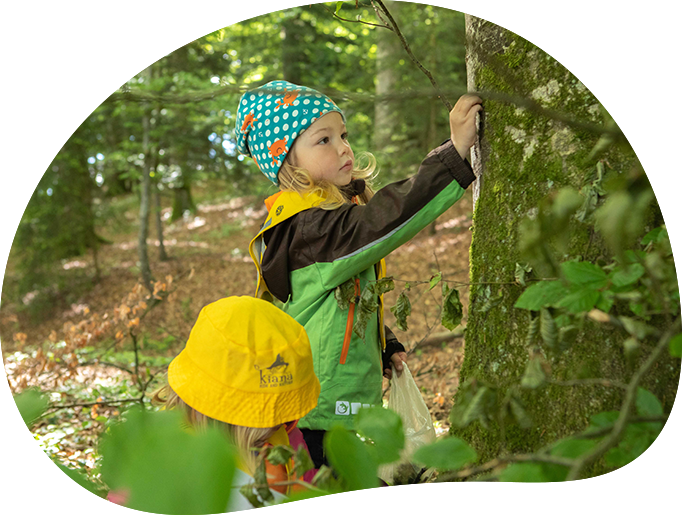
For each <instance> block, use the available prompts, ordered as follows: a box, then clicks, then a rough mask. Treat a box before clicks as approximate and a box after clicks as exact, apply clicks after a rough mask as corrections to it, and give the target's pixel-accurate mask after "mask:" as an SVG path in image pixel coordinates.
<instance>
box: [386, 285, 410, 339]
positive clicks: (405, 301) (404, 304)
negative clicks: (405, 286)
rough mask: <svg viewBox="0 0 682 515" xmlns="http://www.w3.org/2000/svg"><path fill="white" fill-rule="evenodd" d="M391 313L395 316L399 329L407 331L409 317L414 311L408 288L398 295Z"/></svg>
mask: <svg viewBox="0 0 682 515" xmlns="http://www.w3.org/2000/svg"><path fill="white" fill-rule="evenodd" d="M391 313H393V315H394V316H395V321H396V325H397V326H398V329H400V330H401V331H407V317H409V316H410V314H411V313H412V304H411V303H410V298H409V297H408V296H407V291H406V290H403V291H401V292H400V295H398V300H396V303H395V306H392V307H391Z"/></svg>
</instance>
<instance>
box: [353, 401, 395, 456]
mask: <svg viewBox="0 0 682 515" xmlns="http://www.w3.org/2000/svg"><path fill="white" fill-rule="evenodd" d="M353 423H354V425H355V429H356V431H357V432H358V434H360V435H361V436H363V437H365V438H368V439H369V440H370V441H371V443H372V445H371V446H370V447H369V448H370V449H371V450H372V451H373V452H372V454H373V455H374V460H375V461H376V463H377V464H379V465H381V464H383V463H392V462H394V461H396V460H398V459H400V451H401V450H402V449H403V447H404V446H405V435H404V433H403V422H402V419H401V418H400V416H399V415H398V414H397V413H395V412H393V411H391V410H389V409H385V408H381V407H375V408H366V409H361V410H360V411H358V413H357V415H356V416H355V419H354V421H353Z"/></svg>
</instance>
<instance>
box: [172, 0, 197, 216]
mask: <svg viewBox="0 0 682 515" xmlns="http://www.w3.org/2000/svg"><path fill="white" fill-rule="evenodd" d="M188 4H192V5H196V4H198V2H196V0H191V1H188V0H180V1H178V3H177V7H179V8H187V6H188ZM189 39H190V38H189V33H188V29H187V27H186V26H184V25H180V24H175V37H174V38H173V43H172V45H171V48H170V50H171V62H170V73H171V74H173V73H176V72H183V71H186V70H188V69H189V58H188V51H189ZM174 111H175V116H176V118H177V120H179V121H182V120H187V119H188V118H189V114H190V110H189V108H188V107H187V106H184V105H179V106H177V107H175V108H174ZM187 123H189V122H187ZM170 163H171V165H175V166H177V169H178V170H179V172H180V174H179V177H178V178H177V180H176V183H175V185H174V186H173V212H172V214H171V220H178V219H180V218H182V217H183V216H184V215H185V213H196V210H197V206H196V204H195V203H194V200H193V199H192V181H193V175H194V170H193V169H192V166H191V165H190V162H189V148H188V147H187V143H186V142H182V141H181V142H179V144H178V145H176V146H175V149H174V150H173V151H172V153H171V157H170Z"/></svg>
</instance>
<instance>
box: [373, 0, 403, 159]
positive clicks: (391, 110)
mask: <svg viewBox="0 0 682 515" xmlns="http://www.w3.org/2000/svg"><path fill="white" fill-rule="evenodd" d="M384 4H385V5H386V7H387V9H388V10H389V11H390V12H391V15H392V16H393V18H394V19H395V20H396V22H397V23H398V24H400V20H399V18H400V3H399V2H393V1H386V2H384ZM376 37H377V56H376V66H377V73H376V88H375V92H376V95H377V101H376V103H375V105H374V150H375V152H377V153H386V154H389V155H390V154H391V153H392V152H393V151H394V150H395V149H394V148H392V136H393V135H394V134H395V133H396V132H397V131H396V128H397V125H398V118H397V112H398V111H397V109H396V106H395V103H394V102H390V101H388V100H385V99H382V98H381V97H382V95H388V94H391V93H395V83H396V81H397V80H398V68H397V61H398V57H397V56H398V55H402V52H403V49H402V47H401V45H400V40H399V39H398V38H397V37H396V35H395V34H394V33H393V32H391V31H389V30H386V29H377V30H376Z"/></svg>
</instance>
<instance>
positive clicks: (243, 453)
mask: <svg viewBox="0 0 682 515" xmlns="http://www.w3.org/2000/svg"><path fill="white" fill-rule="evenodd" d="M152 404H153V405H155V406H163V407H164V409H166V410H170V409H178V410H180V412H181V413H182V414H183V415H184V417H185V420H186V421H187V423H188V424H189V426H190V427H192V428H193V429H194V430H196V431H203V430H205V429H206V428H207V427H209V426H217V427H220V428H221V429H223V430H224V431H225V434H226V435H227V437H228V439H229V440H230V442H231V443H232V444H233V445H234V446H235V447H236V449H237V452H239V458H240V459H241V462H242V464H243V465H244V467H245V468H246V469H247V470H246V472H247V473H248V474H249V475H250V476H251V477H253V475H254V473H255V471H256V466H257V464H258V456H257V451H256V450H255V449H257V448H258V447H262V445H263V443H264V440H265V439H266V438H267V437H269V436H270V435H271V434H272V432H273V429H274V428H272V427H245V426H237V425H234V424H228V423H227V422H221V421H220V420H215V419H213V418H211V417H207V416H206V415H204V414H203V413H200V412H198V411H197V410H195V409H194V408H192V407H191V406H189V405H188V404H187V403H186V402H185V401H183V400H182V399H181V398H180V396H179V395H178V394H177V393H175V391H174V390H173V389H172V388H171V387H170V385H168V384H166V385H164V386H162V387H161V388H158V389H157V390H155V391H154V392H153V393H152Z"/></svg>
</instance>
